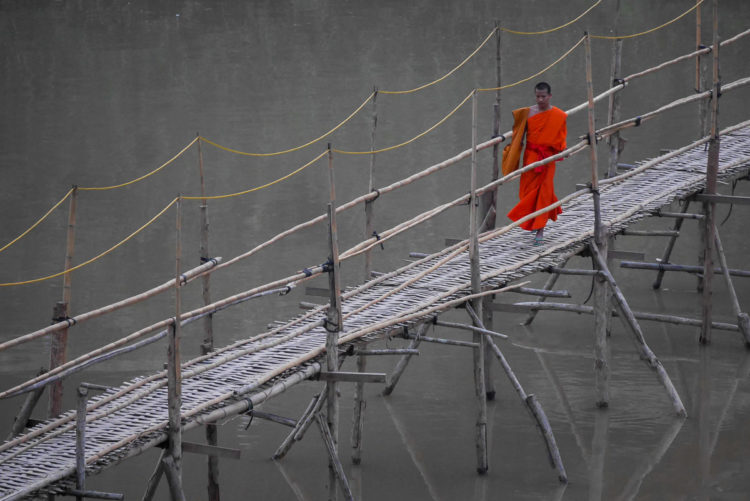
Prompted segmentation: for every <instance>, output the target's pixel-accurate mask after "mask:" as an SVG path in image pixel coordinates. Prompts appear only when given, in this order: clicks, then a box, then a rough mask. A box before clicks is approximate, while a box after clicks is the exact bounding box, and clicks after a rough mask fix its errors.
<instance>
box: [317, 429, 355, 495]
mask: <svg viewBox="0 0 750 501" xmlns="http://www.w3.org/2000/svg"><path fill="white" fill-rule="evenodd" d="M315 420H316V421H317V423H318V428H319V429H320V435H321V436H322V437H323V443H324V444H325V446H326V450H327V451H328V460H329V461H330V463H331V464H332V465H333V470H334V472H335V474H336V477H335V478H336V480H338V484H339V486H340V487H341V490H342V491H343V492H344V498H345V499H346V500H347V501H349V500H352V501H353V500H354V497H353V496H352V491H351V489H350V488H349V482H348V481H347V480H346V474H345V473H344V467H343V466H341V461H339V457H338V454H336V444H335V443H334V441H333V436H332V435H331V433H330V429H329V427H328V424H327V422H326V420H325V419H324V418H323V417H322V416H321V415H320V414H316V415H315Z"/></svg>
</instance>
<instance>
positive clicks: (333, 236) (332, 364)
mask: <svg viewBox="0 0 750 501" xmlns="http://www.w3.org/2000/svg"><path fill="white" fill-rule="evenodd" d="M328 179H329V185H330V201H329V202H328V244H329V249H330V253H331V255H330V257H329V260H328V263H329V265H328V266H329V269H328V287H329V290H330V293H331V297H330V306H329V307H328V313H327V319H326V323H325V327H326V331H327V332H328V335H327V336H326V368H327V370H328V371H329V372H336V371H338V367H339V366H338V339H339V332H341V330H342V328H343V318H342V314H341V283H340V277H339V245H338V232H337V227H336V185H335V182H334V176H333V150H332V149H331V145H330V143H329V144H328ZM337 386H338V384H337V383H336V382H335V381H329V382H328V387H327V393H328V397H327V408H326V421H327V424H328V429H329V431H330V433H331V443H332V445H333V449H334V454H335V455H338V441H339V436H338V433H339V431H338V427H339V423H338V421H339V416H338V413H339V401H338V395H337V391H336V390H337ZM335 467H336V465H335V464H334V462H333V461H329V462H328V481H329V484H328V498H329V500H331V501H334V500H335V499H336V498H337V495H336V469H335Z"/></svg>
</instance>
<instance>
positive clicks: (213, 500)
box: [198, 136, 220, 501]
mask: <svg viewBox="0 0 750 501" xmlns="http://www.w3.org/2000/svg"><path fill="white" fill-rule="evenodd" d="M198 173H199V175H200V181H201V196H202V197H203V199H202V200H201V206H200V212H201V243H200V261H201V263H205V262H206V261H207V260H208V258H209V253H208V200H206V198H205V197H206V182H205V178H204V175H203V150H202V148H201V140H200V136H198ZM203 304H204V305H209V304H211V274H209V273H206V274H205V275H203ZM203 322H204V323H203V328H204V334H203V343H202V344H201V352H202V353H203V354H204V355H205V354H207V353H209V352H211V351H213V349H214V327H213V314H209V315H206V317H205V318H204V320H203ZM206 443H207V444H208V445H218V443H219V437H218V429H217V427H216V425H215V424H211V423H209V424H207V425H206ZM219 499H220V495H219V458H218V456H211V455H209V456H208V501H219Z"/></svg>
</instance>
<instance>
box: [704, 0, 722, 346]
mask: <svg viewBox="0 0 750 501" xmlns="http://www.w3.org/2000/svg"><path fill="white" fill-rule="evenodd" d="M712 10H713V45H714V48H713V51H712V52H711V55H712V61H713V95H712V99H711V139H710V140H709V143H708V164H707V166H706V190H705V192H706V193H707V194H709V195H713V194H715V193H716V177H717V174H718V170H719V97H720V96H721V80H720V78H719V1H718V0H713V9H712ZM703 211H704V213H705V215H706V218H705V220H704V222H705V229H706V230H705V234H706V240H705V242H704V247H703V304H702V309H703V325H702V326H701V333H700V337H699V342H700V343H701V344H709V343H710V342H711V314H712V311H711V309H712V298H711V296H712V294H713V290H712V283H711V282H712V280H713V275H714V263H713V245H714V240H715V239H716V237H715V235H716V204H715V203H714V202H704V203H703Z"/></svg>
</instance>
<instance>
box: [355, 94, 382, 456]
mask: <svg viewBox="0 0 750 501" xmlns="http://www.w3.org/2000/svg"><path fill="white" fill-rule="evenodd" d="M377 98H378V88H377V87H375V88H374V89H373V96H372V135H371V137H370V151H374V150H375V131H376V130H377V126H378V110H377ZM374 171H375V154H374V153H373V154H371V155H370V181H369V183H368V187H367V192H368V193H370V192H372V191H373V189H374V188H375V183H374V179H373V178H374V176H373V174H374ZM374 203H375V200H368V201H366V202H365V239H367V238H370V237H372V236H373V234H374V233H375V227H374V222H373V217H374V214H373V209H374V207H373V204H374ZM371 253H372V249H368V250H367V251H365V270H364V271H365V274H364V280H365V281H367V280H369V279H370V273H371V271H372V255H371ZM366 368H367V360H366V358H365V356H364V355H357V370H358V371H360V372H364V371H365V370H366ZM365 405H366V404H365V385H364V383H356V384H355V385H354V413H353V414H352V436H351V445H352V463H354V464H359V463H360V462H361V461H362V429H363V427H364V419H365V414H364V409H365Z"/></svg>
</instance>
